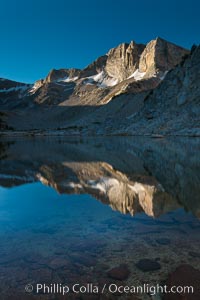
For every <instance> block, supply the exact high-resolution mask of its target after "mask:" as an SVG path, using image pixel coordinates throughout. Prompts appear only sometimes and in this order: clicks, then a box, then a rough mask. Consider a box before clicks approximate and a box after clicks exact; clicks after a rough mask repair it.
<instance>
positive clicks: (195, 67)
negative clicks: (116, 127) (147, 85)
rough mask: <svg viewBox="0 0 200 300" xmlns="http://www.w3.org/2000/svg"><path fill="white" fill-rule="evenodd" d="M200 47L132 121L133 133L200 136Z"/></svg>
mask: <svg viewBox="0 0 200 300" xmlns="http://www.w3.org/2000/svg"><path fill="white" fill-rule="evenodd" d="M199 82H200V47H193V49H192V51H191V54H190V55H188V56H187V57H185V60H183V61H182V63H180V64H179V65H178V66H177V67H176V68H175V69H173V70H172V71H171V72H169V73H168V74H167V76H166V78H165V80H164V81H163V82H162V83H161V84H160V85H159V86H158V87H157V88H156V89H155V90H154V91H152V92H151V93H150V94H149V95H148V96H147V97H146V98H145V102H144V107H143V109H142V110H141V111H140V112H139V113H138V115H135V116H133V117H132V118H131V123H132V124H130V126H129V129H128V130H130V131H131V132H132V133H135V132H136V131H137V132H140V133H141V134H144V133H149V134H152V133H158V134H164V135H166V134H175V135H179V134H181V135H182V134H183V135H184V134H186V135H188V134H190V135H194V136H195V135H200V130H199V115H200V86H199Z"/></svg>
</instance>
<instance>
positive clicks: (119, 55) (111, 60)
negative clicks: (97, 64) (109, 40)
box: [105, 41, 145, 82]
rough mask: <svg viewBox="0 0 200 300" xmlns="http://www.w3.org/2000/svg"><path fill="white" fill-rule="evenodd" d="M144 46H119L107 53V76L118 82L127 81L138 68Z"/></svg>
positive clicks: (133, 43)
mask: <svg viewBox="0 0 200 300" xmlns="http://www.w3.org/2000/svg"><path fill="white" fill-rule="evenodd" d="M144 48H145V45H143V44H136V43H135V42H133V41H132V42H131V43H130V44H125V43H124V44H121V45H119V46H118V47H116V48H113V49H111V50H110V51H109V52H108V59H107V61H106V68H105V69H106V72H107V73H108V75H109V76H111V77H114V78H117V79H118V81H119V82H120V81H122V80H125V79H127V78H128V77H129V76H130V75H131V74H132V73H134V72H135V71H136V70H137V69H138V67H139V60H140V55H141V53H142V51H143V50H144Z"/></svg>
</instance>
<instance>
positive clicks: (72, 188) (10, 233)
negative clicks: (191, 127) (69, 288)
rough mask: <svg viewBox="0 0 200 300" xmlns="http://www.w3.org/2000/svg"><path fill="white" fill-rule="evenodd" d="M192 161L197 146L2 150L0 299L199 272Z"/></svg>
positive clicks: (198, 164) (197, 159)
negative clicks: (28, 287)
mask: <svg viewBox="0 0 200 300" xmlns="http://www.w3.org/2000/svg"><path fill="white" fill-rule="evenodd" d="M199 153H200V140H199V139H150V138H145V139H144V138H125V137H124V138H119V137H117V138H104V139H103V138H98V139H94V138H88V139H83V140H79V139H75V138H74V139H72V138H26V139H25V138H18V139H16V140H14V141H13V140H12V139H9V140H8V139H6V140H4V141H2V142H1V144H0V186H1V187H0V198H1V202H0V221H1V224H2V225H0V239H1V245H0V266H1V268H0V278H1V283H0V289H1V291H2V297H3V298H2V299H6V300H7V299H60V298H56V297H54V296H55V295H54V296H52V295H48V296H45V298H43V296H41V298H38V297H39V296H38V295H34V293H33V294H32V296H27V294H24V286H25V284H27V283H29V282H30V283H33V284H35V283H37V282H49V283H54V282H58V283H64V282H66V281H67V282H68V283H69V284H73V283H76V282H78V283H80V284H85V283H88V282H93V283H95V282H96V283H98V284H100V285H101V284H104V283H108V284H109V283H110V282H116V283H119V282H121V281H124V282H125V283H126V284H128V285H131V284H133V283H134V284H138V285H139V284H142V283H144V282H146V283H151V284H156V283H160V282H165V281H166V280H167V278H168V276H169V274H171V273H172V272H173V271H174V270H175V269H176V268H177V267H179V266H181V267H183V268H184V266H182V265H185V264H188V265H190V266H192V267H195V268H196V267H197V268H199V266H200V260H199V257H200V253H199V249H200V235H199V233H200V222H199V217H200V196H199V195H200V156H199ZM47 186H49V187H50V188H49V187H47ZM95 199H96V200H98V201H96V200H95ZM101 203H103V204H106V205H102V204H101ZM110 207H111V208H112V209H110ZM133 216H134V217H133ZM186 236H187V239H186V238H185V237H186ZM115 267H118V268H121V269H120V270H117V276H118V277H117V276H116V274H114V273H115V272H114V271H112V272H111V270H113V268H114V270H115ZM127 269H128V271H127ZM113 272H114V273H113ZM120 272H121V273H120ZM113 274H114V275H113ZM119 274H120V275H119ZM122 275H124V277H123V276H122ZM125 275H126V276H125ZM119 276H121V277H120V279H119ZM78 296H79V297H80V295H78ZM78 296H77V297H78ZM23 297H24V298H23ZM28 297H29V298H28ZM30 297H31V298H30ZM73 297H74V295H71V296H70V297H69V299H89V298H88V295H86V296H85V297H86V298H84V296H83V295H81V298H73ZM107 297H108V298H107ZM109 297H110V295H106V294H105V295H104V296H102V295H101V297H99V298H95V299H111V298H109ZM117 297H118V296H117ZM126 297H128V295H122V296H121V298H120V299H126ZM137 297H138V299H152V298H151V297H150V295H138V296H137ZM129 299H130V298H129ZM131 299H132V298H131ZM133 299H134V298H133ZM159 299H160V298H159ZM165 299H168V298H165ZM169 299H176V298H169ZM177 299H179V298H177Z"/></svg>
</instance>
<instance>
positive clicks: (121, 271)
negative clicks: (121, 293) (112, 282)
mask: <svg viewBox="0 0 200 300" xmlns="http://www.w3.org/2000/svg"><path fill="white" fill-rule="evenodd" d="M107 275H108V277H110V278H112V279H116V280H125V279H127V278H128V277H129V275H130V270H129V268H128V266H127V265H120V266H118V267H115V268H113V269H111V270H109V271H108V272H107Z"/></svg>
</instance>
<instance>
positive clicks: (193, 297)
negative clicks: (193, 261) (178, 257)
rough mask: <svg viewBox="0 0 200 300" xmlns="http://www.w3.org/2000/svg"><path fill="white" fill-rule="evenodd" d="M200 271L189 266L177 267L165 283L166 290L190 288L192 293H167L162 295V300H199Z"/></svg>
mask: <svg viewBox="0 0 200 300" xmlns="http://www.w3.org/2000/svg"><path fill="white" fill-rule="evenodd" d="M199 279H200V271H199V270H197V269H195V268H193V267H192V266H190V265H187V264H184V265H181V266H179V267H178V268H177V269H176V270H175V271H174V272H172V273H171V274H170V275H169V277H168V279H167V281H166V285H167V286H168V289H170V287H172V286H177V287H178V286H181V287H186V286H189V287H190V286H191V287H193V293H192V291H190V292H189V293H176V294H172V293H168V294H166V295H164V298H163V300H183V299H184V300H199V299H200V284H199Z"/></svg>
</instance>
